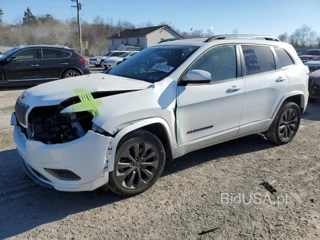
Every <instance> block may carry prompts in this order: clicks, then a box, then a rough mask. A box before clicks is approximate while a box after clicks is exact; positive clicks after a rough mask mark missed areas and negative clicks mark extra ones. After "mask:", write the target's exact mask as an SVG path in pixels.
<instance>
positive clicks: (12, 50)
mask: <svg viewBox="0 0 320 240" xmlns="http://www.w3.org/2000/svg"><path fill="white" fill-rule="evenodd" d="M19 49H20V48H18V47H15V48H11V49H10V50H8V51H5V52H4V53H2V54H1V55H2V56H0V58H3V57H6V56H8V55H10V54H12V53H15V52H16V51H18V50H19Z"/></svg>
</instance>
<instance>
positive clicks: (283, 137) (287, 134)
mask: <svg viewBox="0 0 320 240" xmlns="http://www.w3.org/2000/svg"><path fill="white" fill-rule="evenodd" d="M300 119H301V111H300V108H299V106H298V105H297V104H296V103H294V102H284V104H283V105H282V106H281V108H280V110H279V111H278V113H277V115H276V117H275V119H274V120H273V122H272V125H271V127H270V128H269V130H268V131H267V132H266V133H265V136H266V137H267V139H268V140H269V141H271V142H273V143H275V144H278V145H281V144H286V143H288V142H290V141H291V140H292V139H293V138H294V136H295V135H296V133H297V131H298V129H299V126H300Z"/></svg>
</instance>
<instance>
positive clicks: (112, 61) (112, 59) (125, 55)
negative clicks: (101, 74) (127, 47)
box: [102, 51, 139, 69]
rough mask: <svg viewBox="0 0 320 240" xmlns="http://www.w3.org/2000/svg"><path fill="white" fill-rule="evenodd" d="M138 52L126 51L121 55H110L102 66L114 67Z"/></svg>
mask: <svg viewBox="0 0 320 240" xmlns="http://www.w3.org/2000/svg"><path fill="white" fill-rule="evenodd" d="M138 52H139V51H134V52H126V53H123V54H121V55H120V56H119V57H109V58H108V59H106V60H104V61H103V64H102V66H103V67H104V68H108V69H111V68H114V67H115V66H117V65H118V64H120V63H121V62H123V61H125V60H126V59H128V58H130V57H132V56H134V55H135V54H137V53H138Z"/></svg>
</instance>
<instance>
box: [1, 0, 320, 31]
mask: <svg viewBox="0 0 320 240" xmlns="http://www.w3.org/2000/svg"><path fill="white" fill-rule="evenodd" d="M80 2H81V3H82V4H83V5H84V7H83V10H82V11H81V15H80V16H81V19H82V20H86V21H88V22H92V20H93V19H94V18H95V16H97V15H99V16H101V17H102V18H104V19H105V20H106V19H113V21H114V22H116V21H117V20H118V19H121V20H127V21H129V22H131V23H133V24H135V25H139V24H143V23H145V22H147V21H150V22H152V23H153V24H155V25H157V24H159V23H160V22H163V21H165V22H168V23H170V24H172V25H173V26H174V27H175V28H177V29H179V30H180V31H186V32H189V31H190V29H191V28H192V29H202V30H203V31H204V32H205V31H206V30H207V29H211V30H212V31H213V32H214V34H228V33H232V32H233V29H237V31H238V33H243V34H265V35H273V36H278V35H279V34H281V33H284V32H287V33H289V34H290V33H292V32H293V31H294V30H295V29H297V28H299V27H301V26H302V25H303V24H306V25H307V26H310V27H311V28H312V30H315V31H316V32H317V33H319V34H320V0H157V1H155V0H134V1H132V0H80ZM71 5H74V4H72V2H71V0H0V8H1V9H2V10H3V12H4V15H3V18H4V21H5V22H6V23H13V22H14V21H15V20H17V19H18V18H20V19H21V18H22V17H23V12H24V11H25V10H26V9H27V7H30V9H31V11H32V13H33V14H34V15H36V16H37V15H44V14H47V13H49V14H51V15H53V16H54V17H56V18H58V19H64V20H65V19H70V18H73V17H76V16H77V13H76V9H75V8H72V7H71Z"/></svg>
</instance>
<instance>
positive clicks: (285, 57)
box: [274, 48, 294, 67]
mask: <svg viewBox="0 0 320 240" xmlns="http://www.w3.org/2000/svg"><path fill="white" fill-rule="evenodd" d="M274 50H275V52H276V54H277V56H278V58H279V61H280V63H281V66H282V67H286V66H290V65H293V64H294V62H293V61H292V58H291V57H290V55H289V54H288V53H287V52H286V50H284V49H282V48H275V49H274Z"/></svg>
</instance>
